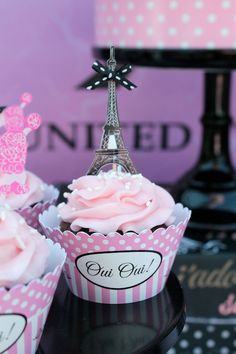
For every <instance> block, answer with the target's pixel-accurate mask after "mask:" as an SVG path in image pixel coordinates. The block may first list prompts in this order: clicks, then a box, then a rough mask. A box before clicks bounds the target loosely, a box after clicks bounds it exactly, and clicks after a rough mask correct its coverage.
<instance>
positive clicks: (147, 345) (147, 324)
mask: <svg viewBox="0 0 236 354" xmlns="http://www.w3.org/2000/svg"><path fill="white" fill-rule="evenodd" d="M184 323H185V302H184V297H183V292H182V289H181V287H180V285H179V282H178V280H177V278H176V277H175V275H174V274H173V273H171V274H170V276H169V278H168V280H167V284H166V287H165V289H164V290H163V291H162V292H161V293H160V294H159V295H157V296H155V297H153V298H151V299H148V300H146V301H141V302H136V303H133V304H124V305H103V304H95V303H92V302H88V301H83V300H81V299H79V298H77V297H75V296H74V295H73V294H72V293H71V292H70V291H69V289H68V287H67V285H66V284H65V281H64V278H61V281H60V284H59V287H58V289H57V292H56V296H55V298H54V300H53V304H52V308H51V310H50V313H49V316H48V320H47V322H46V326H45V328H44V332H43V336H42V339H41V342H40V346H39V349H38V352H37V354H65V353H68V354H78V353H81V354H82V353H83V354H111V353H112V354H141V353H146V354H148V353H149V354H152V353H153V354H154V353H155V354H160V353H162V354H163V353H166V352H167V351H168V350H169V349H170V348H171V347H172V346H173V345H174V344H175V343H176V342H177V340H178V337H179V335H180V333H181V332H182V329H183V326H184Z"/></svg>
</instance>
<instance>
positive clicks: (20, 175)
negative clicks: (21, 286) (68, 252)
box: [0, 93, 58, 228]
mask: <svg viewBox="0 0 236 354" xmlns="http://www.w3.org/2000/svg"><path fill="white" fill-rule="evenodd" d="M31 99H32V97H31V95H30V94H28V93H24V94H23V95H22V96H21V101H22V103H21V105H20V106H10V107H7V108H6V109H5V110H4V111H3V112H2V114H1V115H0V126H2V125H4V127H5V132H4V133H3V134H2V135H1V136H0V205H5V206H6V207H9V208H10V209H12V210H16V211H18V212H19V213H20V214H21V215H22V216H23V217H24V218H25V219H26V221H27V223H28V224H29V225H30V226H32V227H35V228H37V227H39V223H38V215H39V214H40V213H41V212H42V211H43V210H46V209H47V208H48V207H49V206H50V205H52V204H54V203H55V202H56V200H57V198H58V190H57V189H56V188H54V187H53V186H50V185H47V184H45V183H44V182H43V181H42V180H41V179H40V178H39V177H37V176H36V175H34V174H33V173H31V172H29V171H27V170H25V163H26V157H27V147H28V144H27V136H28V134H29V133H30V132H32V131H33V130H36V129H38V128H39V126H40V124H41V117H40V116H39V114H37V113H31V114H30V115H29V116H24V114H23V107H24V106H25V105H26V104H28V103H30V102H31Z"/></svg>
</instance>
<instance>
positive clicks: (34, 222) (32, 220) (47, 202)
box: [17, 184, 59, 232]
mask: <svg viewBox="0 0 236 354" xmlns="http://www.w3.org/2000/svg"><path fill="white" fill-rule="evenodd" d="M44 186H45V190H44V196H43V200H42V201H41V202H38V203H36V204H35V205H34V206H33V207H31V206H29V207H26V208H21V209H18V210H17V212H18V213H19V214H20V215H21V216H22V217H23V218H24V219H25V221H26V222H27V224H28V225H29V226H31V227H34V228H35V229H37V230H38V231H39V232H42V229H41V226H40V224H39V220H38V218H39V215H40V214H42V213H43V212H44V211H45V210H47V209H48V208H49V207H50V206H51V205H55V204H56V201H57V198H58V196H59V190H58V189H57V188H55V187H54V186H53V185H48V184H45V185H44Z"/></svg>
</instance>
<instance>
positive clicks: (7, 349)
mask: <svg viewBox="0 0 236 354" xmlns="http://www.w3.org/2000/svg"><path fill="white" fill-rule="evenodd" d="M47 242H48V244H49V247H50V251H51V255H50V259H49V264H48V266H47V269H46V273H45V275H44V276H43V277H42V278H39V279H34V280H33V281H31V282H30V283H29V284H27V285H20V284H19V285H16V286H14V287H13V288H11V289H5V288H3V287H2V288H0V333H1V340H0V353H4V354H22V353H27V354H34V353H35V352H36V350H37V347H38V344H39V341H40V338H41V335H42V332H43V328H44V324H45V322H46V319H47V315H48V311H49V309H50V306H51V303H52V299H53V296H54V293H55V290H56V287H57V284H58V281H59V278H60V275H61V272H62V267H63V264H64V262H65V258H66V253H65V251H64V250H63V249H62V248H61V247H60V245H58V244H53V242H52V241H51V240H48V241H47Z"/></svg>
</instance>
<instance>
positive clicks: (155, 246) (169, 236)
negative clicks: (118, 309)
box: [39, 204, 191, 304]
mask: <svg viewBox="0 0 236 354" xmlns="http://www.w3.org/2000/svg"><path fill="white" fill-rule="evenodd" d="M190 215H191V212H190V210H189V209H187V208H184V207H183V206H182V205H181V204H176V206H175V210H174V213H173V216H175V222H174V223H173V225H170V226H169V227H168V228H167V229H164V228H159V229H157V230H155V231H154V232H152V231H151V230H144V231H143V232H141V233H140V234H139V235H137V234H136V233H132V232H128V233H126V234H124V235H120V234H119V233H117V232H113V233H109V234H108V235H106V236H105V235H103V234H101V233H93V234H92V235H88V234H87V233H85V232H78V233H77V234H73V233H72V232H70V231H64V232H62V231H60V229H59V225H60V219H59V218H58V212H57V208H56V207H54V206H52V207H50V208H49V209H48V210H47V211H45V212H44V213H43V214H42V215H40V217H39V222H40V224H41V226H42V228H43V230H44V234H45V235H46V236H47V237H49V238H51V239H52V240H53V241H55V242H58V243H60V245H61V247H63V248H65V249H66V252H67V259H66V262H65V266H64V274H65V278H66V281H67V284H68V286H69V288H70V290H71V291H72V293H73V294H74V295H76V296H78V297H80V298H82V299H84V300H88V301H93V302H98V303H108V304H122V303H132V302H136V301H142V300H146V299H148V298H150V297H153V296H155V295H157V294H158V293H160V292H161V291H162V289H163V288H164V286H165V283H166V280H167V278H168V276H169V273H170V270H171V268H172V265H173V262H174V259H175V256H176V253H177V250H178V247H179V244H180V241H181V239H182V236H183V234H184V231H185V228H186V226H187V223H188V220H189V218H190Z"/></svg>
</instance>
